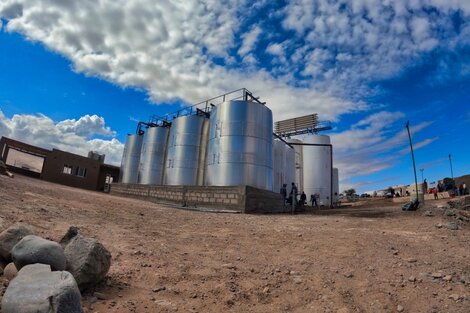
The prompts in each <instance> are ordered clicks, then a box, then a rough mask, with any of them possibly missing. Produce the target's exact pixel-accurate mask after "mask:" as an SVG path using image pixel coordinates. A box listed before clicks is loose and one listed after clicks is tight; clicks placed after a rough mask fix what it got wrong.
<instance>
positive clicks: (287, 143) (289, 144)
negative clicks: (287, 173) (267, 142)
mask: <svg viewBox="0 0 470 313" xmlns="http://www.w3.org/2000/svg"><path fill="white" fill-rule="evenodd" d="M273 135H274V137H276V138H277V139H279V140H281V141H282V142H283V143H285V144H286V145H288V146H289V147H291V148H292V149H294V147H292V144H291V143H289V142H287V141H285V140H284V139H283V138H282V137H281V136H279V135H278V134H276V133H273Z"/></svg>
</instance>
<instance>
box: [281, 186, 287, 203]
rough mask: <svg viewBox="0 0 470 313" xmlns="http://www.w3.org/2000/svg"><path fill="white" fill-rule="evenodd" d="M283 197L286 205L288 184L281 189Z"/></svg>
mask: <svg viewBox="0 0 470 313" xmlns="http://www.w3.org/2000/svg"><path fill="white" fill-rule="evenodd" d="M281 195H282V199H283V200H284V204H286V199H287V184H283V185H282V187H281Z"/></svg>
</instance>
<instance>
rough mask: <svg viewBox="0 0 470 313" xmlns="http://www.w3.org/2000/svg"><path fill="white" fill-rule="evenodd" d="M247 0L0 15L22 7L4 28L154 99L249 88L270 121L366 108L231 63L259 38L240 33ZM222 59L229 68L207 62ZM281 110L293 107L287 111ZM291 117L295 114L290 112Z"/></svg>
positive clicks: (137, 1) (53, 6) (122, 1)
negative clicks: (271, 117) (233, 52)
mask: <svg viewBox="0 0 470 313" xmlns="http://www.w3.org/2000/svg"><path fill="white" fill-rule="evenodd" d="M245 2H246V1H245V0H226V1H215V0H213V1H206V2H199V1H184V2H174V1H168V0H162V1H158V2H154V1H148V0H134V1H127V0H116V1H109V0H104V1H102V2H101V4H100V5H99V4H97V3H96V2H95V1H79V2H75V1H74V2H62V1H54V0H44V1H34V0H4V1H3V2H2V4H0V12H2V13H0V15H3V16H6V13H5V12H10V11H12V9H11V8H12V6H17V4H20V5H21V8H22V9H21V10H17V9H16V11H20V12H21V14H19V15H18V16H17V15H14V16H13V15H12V14H10V13H8V16H9V17H10V20H9V22H8V24H7V27H6V28H7V30H8V31H14V32H20V33H22V34H24V35H25V36H26V37H27V38H28V39H30V40H34V41H40V42H42V43H43V44H44V45H46V46H47V47H48V48H49V49H51V50H53V51H57V52H59V53H61V54H62V55H64V56H65V57H67V58H68V59H70V60H71V61H72V62H73V66H74V69H75V70H76V71H78V72H83V73H85V74H87V75H98V76H100V77H102V78H104V79H106V80H108V81H112V82H114V83H116V84H118V85H120V86H134V87H137V88H141V89H143V90H146V91H147V92H148V94H149V96H150V98H151V99H152V100H153V101H155V102H157V103H158V102H160V101H169V100H175V99H183V100H185V101H187V102H197V101H200V100H203V99H206V98H210V97H213V96H214V95H217V94H221V93H223V92H226V91H229V90H234V89H238V88H240V87H248V88H249V89H250V90H251V89H253V90H252V91H253V92H259V94H258V93H257V95H259V96H261V97H262V98H263V100H264V101H267V102H268V105H269V106H270V108H272V109H273V112H274V116H275V119H282V118H287V117H289V116H292V115H293V114H298V115H299V114H307V113H311V112H318V113H319V114H320V115H321V116H322V117H323V118H328V119H337V118H338V117H339V116H340V115H341V114H344V113H347V112H353V111H355V110H357V109H364V108H365V106H364V104H363V103H361V102H359V101H356V100H344V99H343V98H342V97H341V96H339V95H338V94H337V92H336V91H337V89H336V88H334V86H331V90H330V88H322V89H317V88H314V87H312V86H310V84H304V85H300V86H299V85H296V84H294V83H293V81H292V78H291V76H290V75H289V74H285V73H283V74H282V75H274V74H273V73H272V72H270V71H269V70H263V69H255V68H252V67H250V68H249V69H246V68H244V67H243V66H242V67H239V66H237V64H236V63H233V62H234V61H233V58H234V57H233V56H232V55H230V51H231V50H233V48H237V47H238V44H237V43H236V42H235V38H236V37H237V35H238V36H239V37H240V38H243V42H242V43H241V45H240V46H239V47H238V48H237V50H236V51H239V52H240V53H241V54H242V55H243V56H244V58H243V59H244V60H245V61H246V62H247V63H249V64H256V60H257V59H259V56H258V55H254V54H253V53H249V52H250V51H252V49H253V48H254V47H255V45H256V42H257V41H258V40H260V37H261V36H262V34H264V32H263V29H262V28H261V26H253V25H251V26H249V27H246V29H247V31H246V33H240V27H241V24H242V22H243V20H244V19H243V17H244V15H246V14H247V12H249V10H248V11H246V3H245ZM214 58H219V59H220V58H222V59H223V60H224V61H225V62H226V63H227V64H230V67H228V68H227V67H225V66H224V65H219V64H217V63H215V62H213V61H212V60H213V59H214ZM286 107H289V108H291V109H290V110H287V109H286ZM291 112H292V113H291Z"/></svg>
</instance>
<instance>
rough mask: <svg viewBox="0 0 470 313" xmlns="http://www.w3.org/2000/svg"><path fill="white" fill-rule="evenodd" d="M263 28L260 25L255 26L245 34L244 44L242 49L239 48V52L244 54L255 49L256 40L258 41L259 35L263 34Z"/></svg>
mask: <svg viewBox="0 0 470 313" xmlns="http://www.w3.org/2000/svg"><path fill="white" fill-rule="evenodd" d="M261 32H262V30H261V28H260V27H259V26H257V25H256V26H254V27H253V28H252V29H251V30H250V31H249V32H247V33H245V34H243V35H242V36H241V38H242V44H241V47H240V49H238V54H240V55H241V56H244V55H246V54H248V53H249V52H251V50H253V48H254V46H255V45H256V42H257V41H258V37H259V35H260V34H261Z"/></svg>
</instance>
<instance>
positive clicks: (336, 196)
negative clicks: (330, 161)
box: [333, 167, 339, 204]
mask: <svg viewBox="0 0 470 313" xmlns="http://www.w3.org/2000/svg"><path fill="white" fill-rule="evenodd" d="M338 201H339V172H338V169H337V168H336V167H333V203H334V204H337V203H338Z"/></svg>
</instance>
